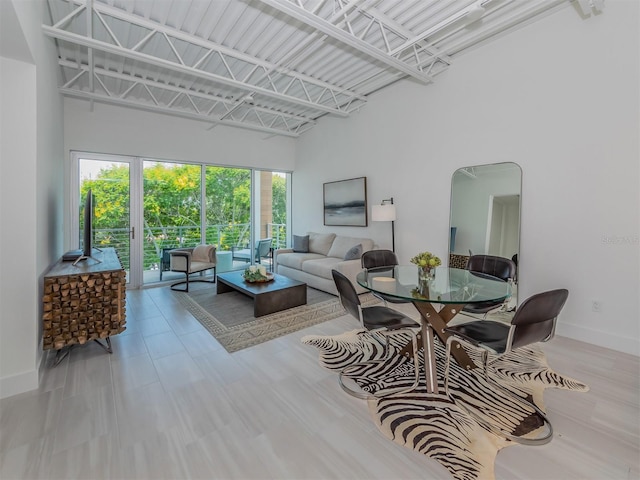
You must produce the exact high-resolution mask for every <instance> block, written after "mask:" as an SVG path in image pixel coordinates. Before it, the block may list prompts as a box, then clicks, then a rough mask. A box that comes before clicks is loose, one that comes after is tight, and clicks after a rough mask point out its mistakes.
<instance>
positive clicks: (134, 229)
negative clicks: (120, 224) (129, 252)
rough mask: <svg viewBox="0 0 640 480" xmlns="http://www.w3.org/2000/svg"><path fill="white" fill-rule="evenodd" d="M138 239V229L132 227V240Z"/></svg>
mask: <svg viewBox="0 0 640 480" xmlns="http://www.w3.org/2000/svg"><path fill="white" fill-rule="evenodd" d="M135 239H136V227H131V240H135Z"/></svg>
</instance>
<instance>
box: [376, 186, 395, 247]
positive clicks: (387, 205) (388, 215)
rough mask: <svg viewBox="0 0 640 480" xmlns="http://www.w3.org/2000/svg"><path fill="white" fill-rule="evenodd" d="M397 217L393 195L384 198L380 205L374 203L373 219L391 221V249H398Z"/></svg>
mask: <svg viewBox="0 0 640 480" xmlns="http://www.w3.org/2000/svg"><path fill="white" fill-rule="evenodd" d="M395 219H396V206H395V205H394V204H393V197H391V198H388V199H385V200H382V203H380V205H374V206H373V208H372V209H371V220H372V221H374V222H391V250H392V251H393V252H395V251H396V236H395V226H394V221H395Z"/></svg>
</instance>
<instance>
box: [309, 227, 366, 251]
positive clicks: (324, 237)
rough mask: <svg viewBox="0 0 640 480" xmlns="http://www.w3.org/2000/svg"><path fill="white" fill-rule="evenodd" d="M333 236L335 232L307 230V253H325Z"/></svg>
mask: <svg viewBox="0 0 640 480" xmlns="http://www.w3.org/2000/svg"><path fill="white" fill-rule="evenodd" d="M334 238H336V234H335V233H314V232H309V253H319V254H320V255H327V254H328V253H329V250H330V249H331V245H332V244H333V239H334ZM356 243H357V242H356ZM354 245H355V244H354ZM351 246H353V245H351ZM343 256H344V255H343Z"/></svg>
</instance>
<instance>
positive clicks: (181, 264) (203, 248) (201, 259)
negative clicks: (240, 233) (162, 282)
mask: <svg viewBox="0 0 640 480" xmlns="http://www.w3.org/2000/svg"><path fill="white" fill-rule="evenodd" d="M169 255H170V267H169V269H170V270H171V271H172V272H181V273H184V274H185V275H186V279H185V280H183V281H181V282H176V283H174V284H172V285H171V290H177V291H183V292H188V291H189V277H190V276H191V275H192V274H194V273H200V272H204V271H205V270H211V269H213V280H205V279H198V280H191V281H192V282H208V283H216V247H215V246H214V245H198V246H196V247H193V248H176V249H174V250H171V251H170V252H169ZM178 285H185V288H176V287H177V286H178Z"/></svg>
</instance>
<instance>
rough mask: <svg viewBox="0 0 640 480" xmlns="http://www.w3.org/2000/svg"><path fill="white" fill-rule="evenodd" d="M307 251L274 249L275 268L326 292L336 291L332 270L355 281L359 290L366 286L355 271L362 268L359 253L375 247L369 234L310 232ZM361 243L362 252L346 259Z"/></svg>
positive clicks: (283, 273) (336, 292) (280, 272)
mask: <svg viewBox="0 0 640 480" xmlns="http://www.w3.org/2000/svg"><path fill="white" fill-rule="evenodd" d="M308 235H309V246H308V252H304V251H297V252H296V251H294V250H293V249H292V248H283V249H279V250H276V251H275V253H274V262H275V265H276V268H275V271H276V273H279V274H281V275H284V276H285V277H289V278H293V279H295V280H299V281H301V282H305V283H306V284H307V285H309V286H310V287H313V288H317V289H318V290H322V291H324V292H328V293H332V294H333V295H337V294H338V291H337V289H336V286H335V284H334V283H333V277H332V276H331V270H333V269H335V270H337V271H339V272H340V273H342V274H344V275H345V276H346V277H347V278H348V279H349V280H351V283H353V285H354V287H355V288H356V291H357V292H358V293H364V292H365V291H366V290H365V289H364V288H362V287H360V286H359V285H358V283H357V282H356V275H357V274H358V272H360V271H361V270H362V267H361V264H360V255H362V253H364V252H367V251H369V250H372V249H373V248H374V243H373V240H371V239H370V238H358V237H347V236H343V235H336V234H335V233H314V232H309V233H308ZM358 245H361V251H360V255H358V257H357V258H354V259H353V260H345V256H347V254H348V253H349V254H350V255H349V256H350V257H351V256H353V254H354V250H357V248H356V249H354V248H353V247H357V246H358Z"/></svg>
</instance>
